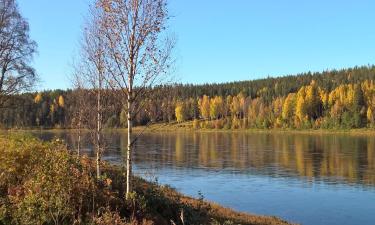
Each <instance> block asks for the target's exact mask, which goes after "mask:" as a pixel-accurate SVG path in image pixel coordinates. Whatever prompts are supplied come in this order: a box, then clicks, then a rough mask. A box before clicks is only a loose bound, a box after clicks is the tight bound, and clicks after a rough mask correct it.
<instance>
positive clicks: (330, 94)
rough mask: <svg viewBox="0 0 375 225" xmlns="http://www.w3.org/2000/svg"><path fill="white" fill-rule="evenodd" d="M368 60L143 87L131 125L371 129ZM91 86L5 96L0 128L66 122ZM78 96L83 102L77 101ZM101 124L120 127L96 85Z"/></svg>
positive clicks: (111, 98) (111, 97) (89, 100)
mask: <svg viewBox="0 0 375 225" xmlns="http://www.w3.org/2000/svg"><path fill="white" fill-rule="evenodd" d="M374 80H375V66H363V67H355V68H350V69H342V70H331V71H324V72H320V73H311V72H308V73H303V74H298V75H289V76H282V77H276V78H273V77H269V78H265V79H259V80H252V81H240V82H230V83H223V84H203V85H191V84H173V85H165V86H157V87H153V88H150V89H148V95H147V96H148V97H145V98H144V99H143V100H142V101H141V102H140V103H138V104H142V106H144V107H140V108H142V111H141V112H139V113H138V114H137V118H135V125H146V124H149V123H161V122H185V121H194V122H193V126H194V128H216V129H240V128H242V129H246V128H266V129H270V128H298V129H309V128H332V129H350V128H365V127H373V126H374V125H375V123H374V118H375V116H374V110H375V84H374ZM95 91H96V90H95V89H92V90H87V89H85V90H78V89H77V90H50V91H43V92H34V93H22V94H18V95H13V96H11V97H9V98H8V99H7V101H6V102H5V104H4V105H3V107H2V108H1V110H0V124H1V126H2V127H3V128H36V127H41V128H74V127H75V124H76V116H75V115H76V112H77V110H78V109H81V108H84V109H82V110H83V111H82V112H84V113H83V115H84V117H85V118H87V119H88V118H90V114H92V112H93V111H95V110H90V109H93V108H95V104H96V103H95V101H96V100H95ZM82 95H83V96H85V104H84V106H83V105H82V102H80V101H79V99H80V96H82ZM103 96H104V98H105V99H106V100H105V101H104V102H105V106H104V110H103V111H104V113H103V117H104V121H105V126H106V127H107V128H114V127H126V113H125V112H126V109H124V108H122V107H121V104H120V102H121V101H122V100H121V99H119V97H118V96H120V95H118V94H117V93H115V92H114V91H111V90H107V91H104V94H103Z"/></svg>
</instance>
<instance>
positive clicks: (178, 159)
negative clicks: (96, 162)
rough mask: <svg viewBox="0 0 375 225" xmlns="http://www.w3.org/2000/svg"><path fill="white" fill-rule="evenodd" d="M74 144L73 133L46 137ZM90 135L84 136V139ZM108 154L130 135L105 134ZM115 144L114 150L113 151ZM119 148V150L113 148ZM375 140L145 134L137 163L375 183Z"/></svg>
mask: <svg viewBox="0 0 375 225" xmlns="http://www.w3.org/2000/svg"><path fill="white" fill-rule="evenodd" d="M43 136H44V139H47V140H50V139H53V138H63V139H65V140H67V142H68V143H69V144H70V145H72V146H74V143H75V140H74V134H67V133H64V132H61V133H54V134H53V135H51V134H48V135H47V134H43ZM87 138H89V137H86V139H87ZM106 138H107V143H110V144H109V149H108V151H109V153H111V154H114V155H117V156H119V154H121V150H120V149H126V145H127V143H126V140H127V139H126V135H125V134H121V133H118V132H117V133H116V132H114V133H110V134H108V135H107V136H106ZM87 144H88V142H86V146H87ZM111 146H112V147H111ZM113 146H115V147H113ZM374 151H375V140H374V139H373V138H372V137H370V136H369V137H360V136H356V137H354V136H349V135H323V134H322V135H301V134H265V133H246V132H230V133H225V132H209V133H205V132H196V133H194V132H177V133H153V134H149V133H146V134H145V135H144V136H143V137H142V138H141V139H140V140H139V142H137V143H136V146H135V151H134V156H135V158H134V160H135V162H136V163H142V164H144V165H147V163H154V164H156V165H160V166H163V165H173V166H178V167H188V168H190V167H193V168H197V167H206V168H212V169H218V170H220V169H228V168H229V169H236V170H240V171H245V172H246V171H248V170H253V172H257V173H261V174H267V175H271V176H300V177H304V178H307V179H311V180H312V179H315V180H325V181H329V182H332V183H335V182H341V181H345V182H349V183H363V184H368V185H375V152H374Z"/></svg>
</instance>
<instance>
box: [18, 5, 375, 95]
mask: <svg viewBox="0 0 375 225" xmlns="http://www.w3.org/2000/svg"><path fill="white" fill-rule="evenodd" d="M18 2H19V5H20V8H21V11H22V13H23V14H24V16H25V17H26V18H28V20H29V22H30V26H31V35H32V37H33V39H34V40H36V41H37V42H38V44H39V54H38V56H37V57H36V58H35V67H36V69H37V71H38V73H39V74H40V77H41V80H42V82H41V84H40V85H39V87H38V89H55V88H63V89H64V88H68V87H69V86H70V82H69V79H68V78H66V77H67V76H68V75H69V71H70V68H69V64H70V62H71V59H72V57H73V55H74V54H75V53H76V52H77V46H78V40H79V38H80V33H81V27H82V21H83V18H84V15H85V14H86V12H87V5H88V2H90V0H63V1H62V0H59V1H57V0H19V1H18ZM169 7H170V13H171V14H172V16H173V18H172V19H171V21H170V29H169V30H170V32H172V33H174V34H175V35H176V36H177V39H178V43H177V48H176V55H177V58H178V63H177V74H176V77H177V80H176V81H178V82H182V83H206V82H210V83H211V82H225V81H234V80H249V79H257V78H262V77H266V76H279V75H287V74H295V73H299V72H307V71H322V70H326V69H333V68H337V69H339V68H345V67H352V66H355V65H367V64H374V63H375V13H374V12H375V1H371V0H355V1H354V0H310V1H307V0H305V1H304V0H283V1H277V0H257V1H255V0H231V1H229V0H227V1H224V0H171V1H170V6H169Z"/></svg>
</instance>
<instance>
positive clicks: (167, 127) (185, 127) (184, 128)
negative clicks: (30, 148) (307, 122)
mask: <svg viewBox="0 0 375 225" xmlns="http://www.w3.org/2000/svg"><path fill="white" fill-rule="evenodd" d="M1 131H3V132H5V131H8V132H40V131H42V132H43V131H48V132H65V131H72V132H73V131H76V129H74V128H35V127H32V128H10V129H3V128H0V132H1ZM83 131H84V132H85V131H86V132H87V131H88V130H83ZM105 131H106V132H112V131H116V132H118V131H120V132H127V128H106V129H105ZM133 131H134V132H135V133H140V132H147V133H153V132H176V131H177V132H199V133H217V132H220V133H232V132H233V133H237V132H246V133H287V134H345V135H363V136H369V135H371V136H372V135H374V136H375V128H359V129H292V128H285V129H284V128H271V129H255V128H250V129H205V128H199V129H194V128H193V127H192V124H191V122H186V123H170V124H160V123H159V124H153V125H150V126H137V127H134V128H133Z"/></svg>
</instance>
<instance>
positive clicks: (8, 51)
mask: <svg viewBox="0 0 375 225" xmlns="http://www.w3.org/2000/svg"><path fill="white" fill-rule="evenodd" d="M36 48H37V44H36V43H35V42H34V41H33V40H31V39H30V35H29V24H28V22H27V21H26V20H25V19H24V18H23V17H22V15H21V14H20V13H19V9H18V6H17V4H16V2H15V0H0V106H1V105H2V103H3V101H4V99H5V96H8V95H11V94H15V93H18V92H20V91H23V90H27V89H29V88H30V87H32V86H33V84H34V82H35V80H36V73H35V70H34V68H33V67H32V66H30V62H31V60H32V59H33V56H34V54H35V53H36Z"/></svg>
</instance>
